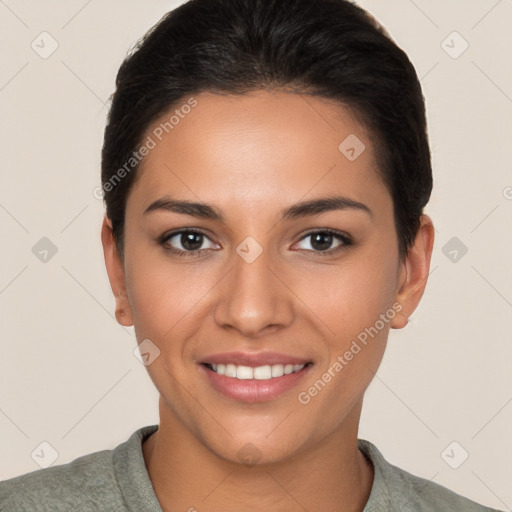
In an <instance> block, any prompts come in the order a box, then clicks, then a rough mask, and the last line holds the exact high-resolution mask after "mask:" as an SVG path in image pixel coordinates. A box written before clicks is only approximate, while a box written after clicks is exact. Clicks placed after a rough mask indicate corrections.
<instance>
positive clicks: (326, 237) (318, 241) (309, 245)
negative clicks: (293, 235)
mask: <svg viewBox="0 0 512 512" xmlns="http://www.w3.org/2000/svg"><path fill="white" fill-rule="evenodd" d="M304 242H306V243H304ZM299 243H303V246H302V247H299V248H300V249H302V250H306V251H314V252H318V253H322V252H327V253H329V254H332V253H333V252H336V251H337V250H340V249H343V248H344V247H345V246H348V245H352V241H351V240H350V238H349V237H348V236H346V235H343V234H341V233H338V232H335V231H331V230H323V231H315V232H312V233H308V234H307V235H306V236H304V237H303V238H302V239H301V241H300V242H299ZM333 244H334V247H333Z"/></svg>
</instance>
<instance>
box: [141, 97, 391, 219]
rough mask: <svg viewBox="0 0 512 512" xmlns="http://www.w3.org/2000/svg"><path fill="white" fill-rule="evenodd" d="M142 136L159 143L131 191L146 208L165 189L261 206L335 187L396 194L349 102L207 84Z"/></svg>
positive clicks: (378, 195) (375, 196)
mask: <svg viewBox="0 0 512 512" xmlns="http://www.w3.org/2000/svg"><path fill="white" fill-rule="evenodd" d="M180 105H181V106H180ZM186 105H194V106H193V107H187V108H185V106H186ZM145 137H150V138H151V140H152V141H153V143H154V144H151V145H152V146H153V148H152V149H151V150H150V151H149V153H148V154H147V155H146V156H145V157H144V159H143V160H142V162H141V165H140V167H139V169H138V171H137V172H138V173H139V176H138V179H137V181H136V183H135V185H134V188H133V190H132V194H131V195H132V196H133V198H132V202H136V203H139V207H140V208H143V207H144V206H147V204H148V203H149V202H151V201H152V200H155V199H157V198H158V197H160V196H162V195H164V194H166V193H169V194H172V195H174V196H179V197H181V198H184V197H186V198H190V199H194V200H195V199H197V198H200V199H201V200H202V201H205V202H212V203H215V204H219V205H222V204H227V203H228V202H231V204H234V203H237V204H239V203H243V204H245V206H246V207H247V208H249V207H251V208H254V209H255V210H257V209H258V208H262V207H266V208H268V207H269V203H270V202H277V204H281V205H282V204H283V203H290V204H291V203H293V202H296V201H298V200H299V199H300V198H301V197H303V196H306V195H307V196H311V197H315V196H318V195H322V194H325V193H331V194H332V193H334V192H339V193H343V194H344V195H347V196H350V197H351V198H352V199H354V200H360V201H362V202H365V201H366V202H374V203H375V202H381V203H382V202H383V201H384V202H386V200H387V201H388V202H389V201H390V200H391V199H390V197H389V195H388V193H387V190H386V188H385V186H384V184H383V183H382V181H381V178H380V177H379V175H378V171H377V169H378V167H377V162H376V159H375V155H374V145H373V142H372V137H371V135H370V134H369V133H368V132H367V130H366V129H365V127H364V126H363V125H362V124H361V123H360V122H359V121H358V120H357V118H356V116H355V115H354V114H353V113H352V112H351V111H349V110H348V109H347V108H345V107H343V106H342V105H341V104H339V103H335V102H333V101H330V100H327V99H324V98H319V97H316V96H315V97H314V96H308V95H303V94H297V93H289V92H284V91H277V92H276V91H272V92H270V91H255V92H252V93H249V94H244V95H220V94H213V93H209V92H204V93H200V94H197V95H194V96H193V101H190V98H184V99H183V103H182V104H178V105H176V106H174V107H173V109H172V110H171V111H169V112H166V113H165V114H163V115H162V116H161V117H160V118H158V119H157V120H156V121H155V122H154V123H153V124H152V125H151V126H150V127H149V129H148V130H147V132H146V134H145ZM385 196H388V197H387V198H386V197H385ZM143 203H144V204H143ZM388 206H389V205H388Z"/></svg>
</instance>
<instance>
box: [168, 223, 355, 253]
mask: <svg viewBox="0 0 512 512" xmlns="http://www.w3.org/2000/svg"><path fill="white" fill-rule="evenodd" d="M183 233H198V234H200V235H203V236H205V237H207V238H208V239H209V240H210V242H212V243H217V242H214V241H213V240H212V239H211V238H210V236H209V235H208V234H207V233H206V232H204V231H202V230H201V229H199V228H188V229H183V228H182V229H180V230H178V231H171V232H170V233H166V234H164V235H162V237H160V240H161V242H162V243H166V242H167V241H168V240H169V239H171V238H172V237H174V236H176V235H181V234H183ZM317 233H330V234H332V235H333V236H335V237H337V238H341V239H342V241H343V242H344V243H346V242H347V240H348V241H349V242H352V237H351V236H350V235H349V234H348V233H344V232H343V231H338V230H336V229H332V228H313V229H312V230H310V231H306V232H305V233H303V234H301V235H299V239H298V242H300V241H302V240H303V239H304V238H307V237H308V236H312V235H315V234H317ZM177 250H181V249H177ZM205 250H207V249H197V251H205ZM187 252H193V251H187ZM318 252H320V251H318Z"/></svg>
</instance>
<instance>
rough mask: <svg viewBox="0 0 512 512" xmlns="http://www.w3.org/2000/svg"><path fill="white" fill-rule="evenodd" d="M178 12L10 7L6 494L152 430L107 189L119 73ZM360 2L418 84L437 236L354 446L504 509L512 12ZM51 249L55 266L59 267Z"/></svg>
mask: <svg viewBox="0 0 512 512" xmlns="http://www.w3.org/2000/svg"><path fill="white" fill-rule="evenodd" d="M178 3H180V2H173V1H170V0H167V1H164V0H153V1H152V2H141V1H138V2H136V1H133V0H131V1H126V0H123V1H121V0H110V1H100V0H89V1H86V0H68V1H66V2H64V1H56V0H54V1H46V2H37V1H34V0H31V1H28V0H16V1H14V0H0V40H1V47H2V66H1V67H0V106H1V118H0V119H1V123H0V126H1V128H0V129H1V132H0V140H1V157H2V159H1V174H0V230H1V232H0V234H1V247H2V250H1V251H0V313H1V328H2V337H1V341H0V343H1V358H0V432H1V436H0V479H5V478H9V477H13V476H15V475H18V474H21V473H26V472H29V471H33V470H35V469H38V468H39V466H38V465H37V463H36V461H37V460H38V458H37V457H36V456H35V455H32V456H31V454H38V453H39V454H41V453H44V454H45V456H47V457H51V455H52V453H54V452H53V451H52V449H53V450H55V455H56V456H57V459H56V460H55V461H54V462H53V464H62V463H66V462H69V461H71V460H73V459H74V458H76V457H78V456H80V455H84V454H86V453H90V452H93V451H97V450H101V449H106V448H113V447H114V446H116V445H117V444H119V443H121V442H122V441H124V440H125V439H127V438H128V436H129V435H130V434H131V433H132V432H133V431H134V430H135V429H136V428H139V427H141V426H143V425H148V424H154V423H157V422H158V416H157V393H156V390H155V389H154V388H153V385H152V383H151V381H150V379H149V377H148V376H147V373H146V369H145V367H144V366H143V365H142V364H141V363H140V362H139V360H138V359H137V358H136V357H135V356H134V354H133V350H134V348H135V347H136V341H135V338H134V335H133V329H127V328H123V327H121V326H120V325H118V324H117V322H116V321H115V319H114V316H113V313H114V300H113V297H112V295H111V291H110V287H109V284H108V280H107V275H106V271H105V268H104V262H103V254H102V249H101V244H100V224H101V220H102V215H103V205H102V202H101V200H98V199H97V198H96V197H95V196H94V190H95V188H96V187H98V185H100V174H99V168H100V148H101V144H102V137H103V129H104V124H105V117H106V113H107V107H108V98H109V95H110V94H111V93H112V92H113V90H114V77H115V74H116V72H117V69H118V67H119V65H120V63H121V60H122V58H123V57H124V56H125V54H126V52H127V51H128V49H129V48H130V46H131V45H132V44H133V43H134V42H135V41H136V40H137V39H138V38H139V37H140V36H141V35H142V34H143V33H144V32H145V31H146V30H147V29H149V28H150V27H151V26H152V25H153V24H154V23H155V22H156V21H157V20H158V19H159V18H160V17H161V16H162V15H163V14H164V13H165V12H167V11H168V10H170V9H171V8H173V7H175V6H176V5H178ZM360 4H361V5H362V6H364V7H366V8H368V10H369V11H370V12H371V13H373V14H374V15H375V16H376V18H377V19H378V20H380V22H381V23H382V24H383V25H384V26H385V27H386V28H387V29H388V31H389V33H390V34H391V36H392V37H393V38H394V39H395V40H396V42H397V43H398V44H399V45H400V46H401V47H402V48H403V49H404V50H405V51H406V52H407V53H408V55H409V56H410V58H411V60H412V61H413V63H414V64H415V67H416V69H417V72H418V75H419V76H420V77H421V81H422V86H423V88H424V94H425V96H426V101H427V109H428V120H429V133H430V139H431V147H432V153H433V163H434V178H435V186H434V193H433V197H432V200H431V203H430V204H429V206H428V207H427V210H426V211H427V213H428V214H430V215H431V217H432V218H433V220H434V223H435V226H436V230H437V233H436V241H435V245H434V254H433V259H432V270H431V275H430V279H429V283H428V285H427V290H426V293H425V296H424V298H423V301H422V303H421V305H420V307H419V308H418V310H417V311H416V312H415V314H414V315H413V316H412V319H411V322H410V324H409V325H408V326H407V327H406V328H405V329H404V330H403V331H391V335H390V342H389V347H388V351H387V353H386V355H385V358H384V361H383V364H382V366H381V368H380V371H379V373H378V375H377V377H376V378H375V380H374V381H373V383H372V384H371V386H370V388H369V390H368V392H367V396H366V405H365V409H364V412H363V417H362V420H361V431H360V437H362V438H366V439H369V440H371V441H372V442H374V443H375V444H376V445H377V446H378V447H379V449H380V450H381V451H382V452H383V454H384V456H385V457H386V458H387V459H388V460H389V461H390V462H392V463H394V464H396V465H398V466H400V467H402V468H404V469H406V470H408V471H410V472H412V473H414V474H417V475H419V476H422V477H424V478H427V479H432V480H433V481H435V482H437V483H440V484H442V485H445V486H447V487H449V488H450V489H452V490H454V491H456V492H458V493H461V494H463V495H466V496H468V497H470V498H472V499H474V500H476V501H478V502H480V503H483V504H486V505H489V506H493V507H496V508H499V509H502V510H511V508H510V507H511V506H512V487H511V486H510V482H511V481H512V467H511V463H510V461H511V456H510V455H511V453H512V452H511V450H512V439H511V437H510V431H511V427H512V403H511V402H512V386H511V383H512V372H511V371H510V370H511V369H510V362H511V356H512V344H511V330H512V329H511V327H512V322H511V311H512V291H511V286H510V285H511V266H510V261H512V258H511V256H512V237H511V236H510V224H511V222H510V214H511V209H512V176H511V173H510V169H511V160H512V158H511V152H510V141H511V140H512V115H511V114H512V71H511V66H510V53H511V52H510V48H512V31H511V30H510V26H511V25H510V22H511V18H512V2H511V1H510V0H501V1H496V0H479V1H467V0H466V1H462V0H459V1H455V0H451V1H441V0H435V1H428V2H427V1H426V0H415V1H412V0H389V1H382V0H380V1H378V0H364V1H361V2H360ZM42 32H47V33H48V34H43V35H41V33H42ZM454 32H457V34H454ZM41 41H43V42H41ZM33 42H34V43H33ZM56 44H58V47H57V48H56V50H55V51H54V52H53V53H52V54H51V55H45V54H44V52H49V51H50V50H52V45H56ZM31 45H32V46H31ZM466 45H468V47H467V49H465V48H466ZM33 47H34V48H33ZM464 49H465V51H463V50H464ZM462 51H463V52H462ZM41 54H43V55H41ZM43 57H46V58H43ZM43 237H46V238H48V239H49V240H51V243H52V244H53V245H54V246H55V248H56V250H57V252H56V253H55V254H54V255H52V253H51V251H50V252H49V253H48V255H47V261H46V262H44V261H41V260H40V259H39V257H37V253H38V251H37V249H38V248H39V247H40V246H38V245H36V244H38V243H39V244H43V245H44V244H48V241H43V242H40V240H41V238H43ZM454 237H455V240H453V239H454ZM34 246H36V249H34V250H33V247H34ZM464 247H466V248H467V252H466V253H465V254H463V253H464ZM454 251H456V252H454ZM34 252H35V253H36V254H34ZM453 260H455V261H453ZM453 442H455V443H456V444H452V443H453ZM41 443H49V445H51V447H53V448H51V447H49V446H48V445H47V444H43V445H41ZM466 452H467V453H468V454H469V456H468V458H467V460H465V461H464V462H463V463H461V461H462V460H463V459H464V457H465V453H466ZM43 458H44V457H40V460H42V459H43ZM43 463H44V461H43ZM450 464H451V465H452V466H457V465H459V464H460V465H459V467H458V468H457V469H453V468H452V467H451V466H450Z"/></svg>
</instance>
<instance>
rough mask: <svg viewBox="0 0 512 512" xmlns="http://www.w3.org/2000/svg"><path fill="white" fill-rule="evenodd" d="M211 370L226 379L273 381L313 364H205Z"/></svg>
mask: <svg viewBox="0 0 512 512" xmlns="http://www.w3.org/2000/svg"><path fill="white" fill-rule="evenodd" d="M203 364H204V366H206V367H207V368H208V369H209V370H211V371H212V372H215V373H216V374H218V375H223V376H224V377H230V378H233V379H239V380H272V379H276V378H279V377H282V376H283V375H290V374H292V373H297V372H300V371H301V370H302V369H303V368H305V367H307V366H311V365H312V364H313V363H311V362H309V363H306V364H285V365H283V364H273V365H263V366H256V367H251V366H243V365H236V364H210V363H203Z"/></svg>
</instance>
